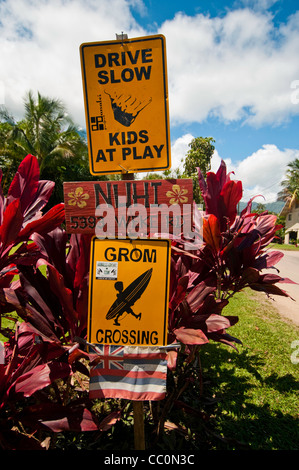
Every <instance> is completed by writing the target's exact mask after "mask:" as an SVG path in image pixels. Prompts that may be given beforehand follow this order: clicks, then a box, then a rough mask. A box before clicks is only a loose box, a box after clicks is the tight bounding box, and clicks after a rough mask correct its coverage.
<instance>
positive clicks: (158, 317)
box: [88, 237, 171, 346]
mask: <svg viewBox="0 0 299 470" xmlns="http://www.w3.org/2000/svg"><path fill="white" fill-rule="evenodd" d="M170 250H171V244H170V240H157V239H156V240H153V239H151V240H142V239H138V240H130V239H126V240H120V239H115V240H100V239H98V238H96V237H94V238H93V239H92V243H91V261H90V281H89V311H88V341H89V342H90V343H93V344H113V345H122V346H123V345H124V346H164V345H166V344H167V327H168V301H169V299H168V295H169V276H170V259H171V256H170Z"/></svg>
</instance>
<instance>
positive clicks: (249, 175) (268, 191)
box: [171, 134, 299, 203]
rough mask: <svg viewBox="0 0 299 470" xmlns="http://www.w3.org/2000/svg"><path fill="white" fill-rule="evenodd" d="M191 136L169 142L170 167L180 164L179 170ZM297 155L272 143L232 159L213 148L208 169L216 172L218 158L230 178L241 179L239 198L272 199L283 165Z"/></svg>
mask: <svg viewBox="0 0 299 470" xmlns="http://www.w3.org/2000/svg"><path fill="white" fill-rule="evenodd" d="M193 138H194V137H193V136H192V135H191V134H185V135H183V136H182V137H179V138H178V139H176V140H175V141H174V142H173V143H172V147H171V151H172V169H173V170H174V169H176V168H178V166H179V165H180V167H181V169H183V163H182V162H181V159H182V158H183V159H184V157H185V156H186V154H187V152H188V150H189V143H190V142H191V140H192V139H193ZM296 158H299V150H297V149H284V150H281V149H279V148H278V147H277V146H276V145H270V144H267V145H263V146H262V148H259V149H258V150H256V152H253V153H252V154H251V155H249V156H248V157H246V158H245V159H244V160H242V161H239V162H235V163H234V162H233V161H232V160H231V159H230V158H222V157H221V155H220V154H219V152H218V150H217V148H216V149H215V151H214V154H213V156H212V159H211V171H212V172H214V173H216V172H217V170H218V168H219V166H220V163H221V160H224V162H225V164H226V168H227V172H228V173H229V172H232V174H231V178H232V179H235V180H240V181H242V185H243V197H242V201H244V202H247V201H249V199H251V198H252V197H256V196H260V197H257V198H256V199H255V200H256V201H257V202H261V203H269V202H275V201H276V200H277V194H278V192H279V191H280V190H281V186H280V183H281V181H282V180H283V179H284V178H285V173H286V170H287V165H288V163H290V162H291V161H293V160H295V159H296Z"/></svg>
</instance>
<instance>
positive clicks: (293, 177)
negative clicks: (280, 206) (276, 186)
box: [277, 158, 299, 206]
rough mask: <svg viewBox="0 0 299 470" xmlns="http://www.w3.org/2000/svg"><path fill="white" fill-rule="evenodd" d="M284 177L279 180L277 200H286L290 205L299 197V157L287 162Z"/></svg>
mask: <svg viewBox="0 0 299 470" xmlns="http://www.w3.org/2000/svg"><path fill="white" fill-rule="evenodd" d="M287 167H288V169H287V172H286V179H285V180H283V181H282V182H281V186H282V190H281V191H280V192H279V193H278V198H277V199H278V200H279V201H285V202H288V203H289V205H290V206H291V205H292V204H293V202H294V201H295V200H296V199H299V158H296V159H295V160H294V161H293V162H291V163H289V164H288V166H287Z"/></svg>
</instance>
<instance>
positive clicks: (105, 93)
mask: <svg viewBox="0 0 299 470" xmlns="http://www.w3.org/2000/svg"><path fill="white" fill-rule="evenodd" d="M80 57H81V68H82V80H83V90H84V102H85V115H86V127H87V135H88V144H89V145H88V148H89V161H90V172H91V174H93V175H100V174H109V173H124V172H128V173H132V172H140V171H157V170H166V169H168V168H169V167H170V142H169V140H170V139H169V122H168V121H169V116H168V87H167V70H166V48H165V38H164V36H162V35H156V36H147V37H142V38H135V39H124V40H122V41H117V40H116V41H109V42H100V43H86V44H82V45H81V47H80Z"/></svg>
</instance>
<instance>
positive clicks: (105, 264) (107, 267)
mask: <svg viewBox="0 0 299 470" xmlns="http://www.w3.org/2000/svg"><path fill="white" fill-rule="evenodd" d="M117 271H118V263H112V262H109V261H97V267H96V279H111V280H116V279H117Z"/></svg>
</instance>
